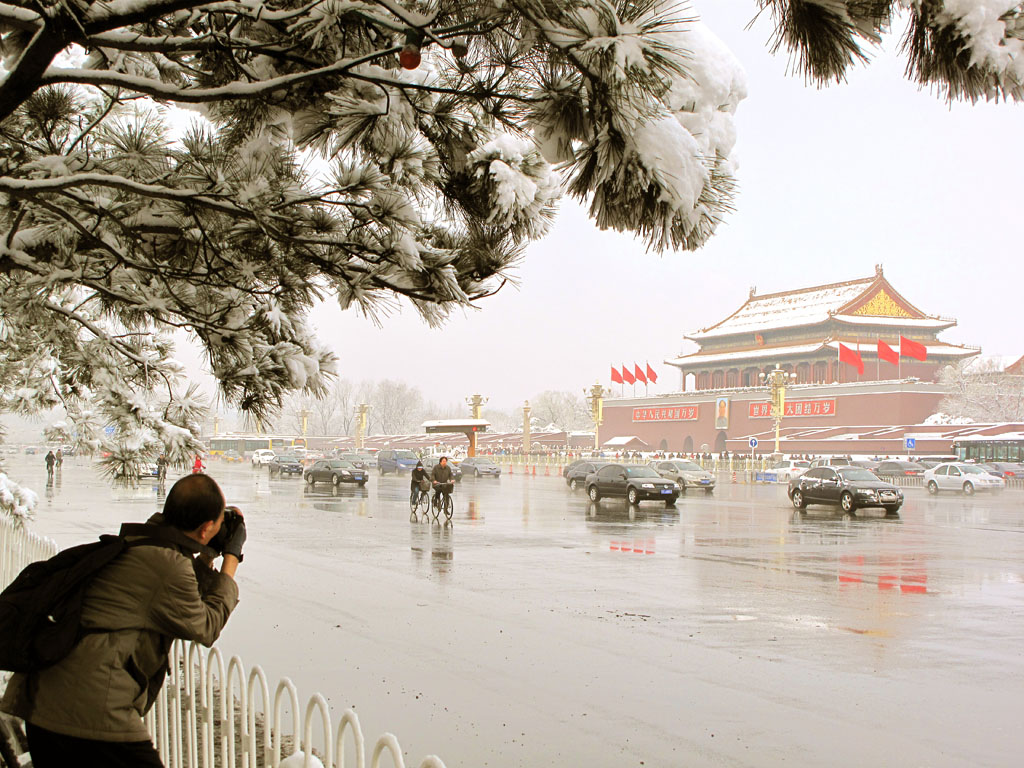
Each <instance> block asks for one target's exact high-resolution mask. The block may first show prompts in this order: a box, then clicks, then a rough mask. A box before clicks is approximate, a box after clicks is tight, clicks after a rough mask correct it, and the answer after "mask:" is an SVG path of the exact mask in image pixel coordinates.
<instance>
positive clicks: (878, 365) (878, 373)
mask: <svg viewBox="0 0 1024 768" xmlns="http://www.w3.org/2000/svg"><path fill="white" fill-rule="evenodd" d="M881 340H882V339H881V337H879V338H877V339H875V381H879V380H881V378H882V356H881V355H880V354H878V352H879V350H881V348H882V345H881V344H879V343H878V342H880V341H881Z"/></svg>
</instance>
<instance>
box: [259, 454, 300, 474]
mask: <svg viewBox="0 0 1024 768" xmlns="http://www.w3.org/2000/svg"><path fill="white" fill-rule="evenodd" d="M267 467H268V468H269V469H270V475H271V477H273V476H274V475H280V476H281V477H284V476H285V475H301V474H302V470H303V467H302V462H301V461H299V457H298V456H275V457H274V458H273V459H271V460H270V463H269V464H268V465H267Z"/></svg>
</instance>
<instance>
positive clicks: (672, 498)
mask: <svg viewBox="0 0 1024 768" xmlns="http://www.w3.org/2000/svg"><path fill="white" fill-rule="evenodd" d="M678 498H679V497H678V496H669V497H668V498H667V499H665V506H666V507H668V508H669V509H671V508H672V507H674V506H675V505H676V499H678Z"/></svg>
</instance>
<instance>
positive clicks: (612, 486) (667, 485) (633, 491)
mask: <svg viewBox="0 0 1024 768" xmlns="http://www.w3.org/2000/svg"><path fill="white" fill-rule="evenodd" d="M586 488H587V495H588V496H589V497H590V500H591V501H599V500H600V499H602V498H604V497H605V496H625V497H626V500H627V501H628V502H629V503H630V504H639V503H640V502H641V501H644V500H645V499H661V500H663V501H664V502H665V506H666V507H671V506H672V505H673V504H675V503H676V499H678V498H679V485H678V484H677V483H675V482H674V481H672V480H668V479H666V478H664V477H662V476H661V475H659V474H658V473H657V472H655V471H654V470H653V469H651V468H650V467H646V466H640V465H636V464H629V465H626V464H607V465H605V466H603V467H601V468H600V469H598V470H597V472H594V473H593V474H592V475H588V476H587V484H586Z"/></svg>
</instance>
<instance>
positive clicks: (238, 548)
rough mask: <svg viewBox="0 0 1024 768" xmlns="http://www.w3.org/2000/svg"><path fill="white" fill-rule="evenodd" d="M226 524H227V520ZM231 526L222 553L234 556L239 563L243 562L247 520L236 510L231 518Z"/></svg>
mask: <svg viewBox="0 0 1024 768" xmlns="http://www.w3.org/2000/svg"><path fill="white" fill-rule="evenodd" d="M224 522H225V523H227V520H225V521H224ZM230 526H231V528H230V530H229V531H228V533H227V538H226V540H225V541H224V549H223V550H222V552H223V553H224V554H225V555H234V556H235V557H237V558H238V562H242V545H243V544H245V518H244V517H242V513H241V512H238V511H237V510H236V511H235V514H234V515H232V516H231V523H230Z"/></svg>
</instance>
